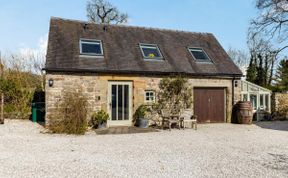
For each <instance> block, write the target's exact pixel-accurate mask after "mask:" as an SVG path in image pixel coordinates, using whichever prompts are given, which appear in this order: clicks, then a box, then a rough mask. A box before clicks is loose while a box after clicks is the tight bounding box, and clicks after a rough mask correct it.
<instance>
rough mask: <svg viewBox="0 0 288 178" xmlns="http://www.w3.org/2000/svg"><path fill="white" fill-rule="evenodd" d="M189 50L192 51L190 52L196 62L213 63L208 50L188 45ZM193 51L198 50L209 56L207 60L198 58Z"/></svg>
mask: <svg viewBox="0 0 288 178" xmlns="http://www.w3.org/2000/svg"><path fill="white" fill-rule="evenodd" d="M188 51H189V52H190V54H191V55H192V57H193V58H194V59H195V61H196V62H203V63H205V62H206V63H212V60H211V58H210V57H209V55H208V54H207V53H206V51H205V50H204V49H203V48H199V47H188ZM192 51H197V52H203V53H204V54H205V55H206V56H207V58H208V59H207V60H206V59H197V58H196V57H195V56H194V55H193V53H192Z"/></svg>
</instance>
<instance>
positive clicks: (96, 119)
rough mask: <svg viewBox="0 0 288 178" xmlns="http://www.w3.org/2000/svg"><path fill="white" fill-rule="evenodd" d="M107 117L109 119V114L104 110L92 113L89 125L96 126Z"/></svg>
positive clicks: (105, 120)
mask: <svg viewBox="0 0 288 178" xmlns="http://www.w3.org/2000/svg"><path fill="white" fill-rule="evenodd" d="M108 119H109V115H108V114H107V113H106V112H105V111H103V110H100V111H98V112H94V113H93V114H92V116H91V120H90V125H91V126H92V127H93V128H96V127H97V126H98V125H99V124H102V123H105V122H107V120H108Z"/></svg>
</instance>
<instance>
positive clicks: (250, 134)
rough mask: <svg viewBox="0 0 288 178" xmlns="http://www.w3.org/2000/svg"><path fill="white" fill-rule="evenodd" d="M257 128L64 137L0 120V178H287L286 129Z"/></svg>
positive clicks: (217, 126) (230, 126) (281, 126)
mask: <svg viewBox="0 0 288 178" xmlns="http://www.w3.org/2000/svg"><path fill="white" fill-rule="evenodd" d="M261 124H262V123H261ZM261 124H258V125H250V126H247V125H233V124H205V125H200V126H199V129H198V130H197V131H195V130H191V129H186V130H184V131H183V130H181V131H179V130H177V129H174V130H172V131H171V132H169V131H161V132H156V133H143V134H128V135H96V134H95V133H94V132H90V133H88V134H86V135H84V136H67V135H51V134H43V133H40V131H41V130H42V127H41V126H39V125H37V124H33V123H31V122H29V121H16V120H6V122H5V124H4V125H0V177H257V178H258V177H288V122H273V123H264V124H262V125H261Z"/></svg>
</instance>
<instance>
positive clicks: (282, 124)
mask: <svg viewBox="0 0 288 178" xmlns="http://www.w3.org/2000/svg"><path fill="white" fill-rule="evenodd" d="M253 124H255V125H257V126H259V127H261V128H263V129H272V130H281V131H288V121H263V122H254V123H253Z"/></svg>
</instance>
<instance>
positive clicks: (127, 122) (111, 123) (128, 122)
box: [107, 81, 133, 127]
mask: <svg viewBox="0 0 288 178" xmlns="http://www.w3.org/2000/svg"><path fill="white" fill-rule="evenodd" d="M112 85H128V88H129V89H128V92H129V119H128V120H116V121H112V103H111V102H112V97H111V95H112V90H111V88H112ZM123 91H124V90H123ZM107 98H108V101H107V111H108V114H109V120H108V121H107V124H108V127H110V126H132V110H133V103H132V102H133V101H132V98H133V92H132V82H129V81H109V82H108V97H107Z"/></svg>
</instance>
